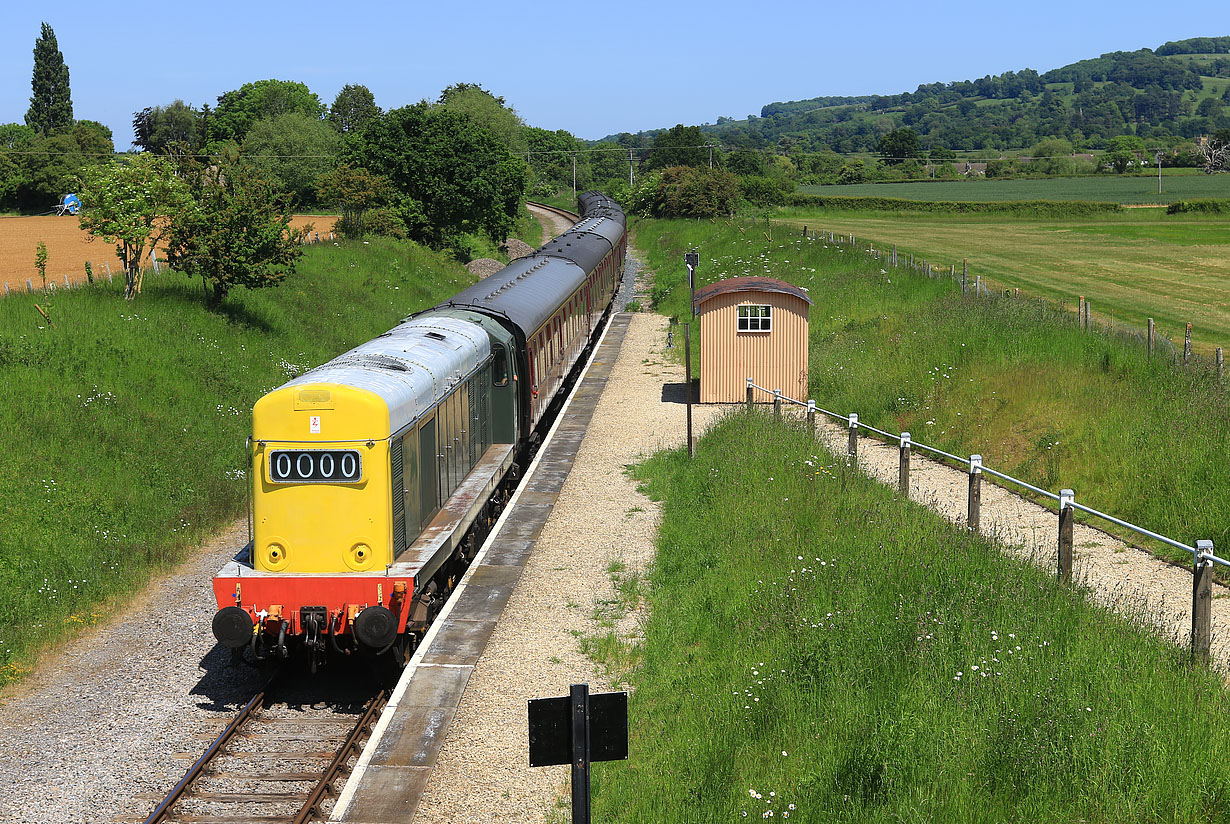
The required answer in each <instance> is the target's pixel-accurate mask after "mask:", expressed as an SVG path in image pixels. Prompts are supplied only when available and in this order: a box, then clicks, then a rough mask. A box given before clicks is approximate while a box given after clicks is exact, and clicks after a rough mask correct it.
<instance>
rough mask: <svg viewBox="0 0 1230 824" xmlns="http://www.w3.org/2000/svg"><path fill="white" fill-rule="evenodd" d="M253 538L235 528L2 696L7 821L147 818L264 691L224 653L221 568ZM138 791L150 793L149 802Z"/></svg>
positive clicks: (0, 767)
mask: <svg viewBox="0 0 1230 824" xmlns="http://www.w3.org/2000/svg"><path fill="white" fill-rule="evenodd" d="M246 540H247V534H246V527H245V525H244V523H243V522H239V523H236V524H234V525H232V526H231V528H230V529H228V530H226V531H225V532H223V533H222V534H220V535H218V536H217V537H216V538H215V539H214V540H213V541H211V542H210V544H209V545H208V546H205V547H203V548H202V549H201V550H200V552H199V553H198V554H197V555H195V556H194V557H193V558H192V560H191V561H189V562H188V563H186V564H184V565H183V566H181V567H180V568H179V569H177V570H175V571H174V572H172V573H170V574H168V575H166V576H164V577H163V578H161V579H159V580H158V581H155V582H154V583H153V584H151V585H150V586H149V587H148V589H147V590H146V593H145V595H144V596H142V597H141V598H140V599H138V600H137V601H136V602H134V603H133V604H131V605H130V606H129V607H128V608H127V609H126V610H125V612H124V613H123V614H122V615H117V616H116V618H115V619H114V620H113V621H112V622H111V623H110V624H107V625H104V626H100V627H98V628H95V629H93V630H91V631H89V632H88V633H87V634H86V635H85V636H83V637H82V638H79V639H77V640H75V641H73V642H71V643H69V644H66V645H65V646H64V647H62V648H61V649H58V650H56V651H55V652H54V653H53V654H52V655H50V656H48V658H47V659H46V660H44V661H43V662H42V664H41V666H40V667H39V668H38V670H37V671H36V673H35V674H34V675H33V676H31V677H30V678H29V679H27V680H26V681H25V682H24V683H22V684H19V685H16V686H14V687H11V688H10V689H9V690H8V691H6V693H5V694H4V696H3V697H2V698H0V821H3V822H6V824H26V822H29V824H36V823H37V824H46V823H47V822H56V824H68V822H106V821H114V820H116V819H117V818H120V817H124V816H127V817H132V816H135V815H139V816H140V818H141V819H144V817H145V816H146V815H148V814H149V812H150V811H152V810H153V808H154V805H155V804H156V803H157V802H158V801H159V800H161V798H162V796H164V795H165V794H166V793H167V792H168V791H170V789H171V787H173V786H174V785H175V782H176V781H178V780H179V779H180V778H181V777H182V776H183V774H184V771H185V770H186V769H187V768H188V765H189V763H191V762H190V761H188V760H185V759H184V758H179V759H176V758H175V755H176V754H177V753H190V754H191V755H192V757H193V758H195V757H196V756H197V755H199V754H200V753H201V752H202V751H204V748H205V745H206V744H207V743H208V742H207V741H206V740H204V739H202V738H201V737H198V735H216V734H217V733H218V732H219V731H220V730H221V726H222V725H223V723H224V721H225V720H229V717H230V716H231V715H233V714H234V713H235V712H236V711H238V709H239V707H240V706H242V704H243V702H245V701H246V700H247V699H248V698H250V697H251V696H252V693H253V692H254V691H255V690H256V689H257V688H258V687H259V683H258V680H257V675H256V673H255V671H253V670H251V669H248V668H246V667H242V668H232V667H229V666H226V665H227V663H228V662H229V659H230V656H229V654H227V653H226V652H225V651H222V650H217V649H215V648H214V639H213V635H212V634H211V633H210V630H209V625H210V620H211V619H212V618H213V614H214V612H215V611H216V610H217V605H216V604H215V603H214V601H213V590H212V588H211V584H210V581H211V579H212V576H213V573H214V572H216V571H217V570H218V568H219V567H220V566H221V565H222V564H223V562H224V561H225V560H226V559H229V558H230V557H232V556H233V555H234V554H235V551H236V549H237V548H238V547H239V546H240V545H241V544H243V543H244V542H245V541H246ZM138 794H141V795H140V796H138Z"/></svg>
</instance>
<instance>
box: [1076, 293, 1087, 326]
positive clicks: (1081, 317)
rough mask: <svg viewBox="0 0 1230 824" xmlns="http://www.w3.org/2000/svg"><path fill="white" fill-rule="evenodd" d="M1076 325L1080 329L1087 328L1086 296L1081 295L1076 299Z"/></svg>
mask: <svg viewBox="0 0 1230 824" xmlns="http://www.w3.org/2000/svg"><path fill="white" fill-rule="evenodd" d="M1076 325H1077V327H1078V328H1080V329H1084V328H1085V296H1084V295H1081V296H1080V297H1078V298H1077V299H1076Z"/></svg>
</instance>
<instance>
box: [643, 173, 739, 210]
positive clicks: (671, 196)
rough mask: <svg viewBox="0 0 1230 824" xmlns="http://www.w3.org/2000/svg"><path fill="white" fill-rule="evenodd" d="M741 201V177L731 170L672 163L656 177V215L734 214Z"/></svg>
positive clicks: (654, 204) (654, 208)
mask: <svg viewBox="0 0 1230 824" xmlns="http://www.w3.org/2000/svg"><path fill="white" fill-rule="evenodd" d="M638 195H639V192H638ZM738 200H739V179H738V178H737V177H735V176H734V175H733V174H731V173H730V172H727V171H725V170H723V169H708V168H704V167H701V168H695V167H692V166H671V167H669V168H666V169H663V170H662V172H661V174H660V175H659V176H658V177H657V188H656V191H655V192H654V198H653V209H652V214H653V216H654V217H717V216H718V215H728V214H734V211H735V205H736V204H737V203H738Z"/></svg>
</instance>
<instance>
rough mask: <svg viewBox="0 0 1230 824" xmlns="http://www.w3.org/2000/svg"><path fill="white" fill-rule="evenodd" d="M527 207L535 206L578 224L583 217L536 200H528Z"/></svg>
mask: <svg viewBox="0 0 1230 824" xmlns="http://www.w3.org/2000/svg"><path fill="white" fill-rule="evenodd" d="M525 205H526V206H535V207H537V208H539V209H545V210H546V211H548V212H554V213H555V214H557V215H560V216H562V217H566V218H568V219H569V220H571V221H572V222H573V223H576V222H577V221H579V220H580V219H581V216H580V215H578V214H577V213H576V212H570V211H568V210H567V209H561V208H560V207H559V206H552V205H551V204H550V203H539V202H538V201H536V200H527V201H525Z"/></svg>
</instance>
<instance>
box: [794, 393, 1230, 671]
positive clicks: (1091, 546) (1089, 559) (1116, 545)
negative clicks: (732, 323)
mask: <svg viewBox="0 0 1230 824" xmlns="http://www.w3.org/2000/svg"><path fill="white" fill-rule="evenodd" d="M817 429H818V437H819V439H820V440H821V441H823V442H825V443H826V444H827V446H828V447H829V449H831V450H832V451H833V452H835V453H836V454H839V455H845V452H846V442H847V438H848V437H849V435H848V429H847V428H846V427H845V426H842V425H840V424H833V423H829V422H827V421H826V422H824V423H821V422H820V417H819V416H818V417H817ZM898 460H899V458H898V449H897V446H896V445H891V444H885V443H883V442H882V441H879V440H875V439H873V438H860V439H859V443H858V463H859V466H860V467H861V468H862V469H863V470H864V471H865V472H867V474H869V475H871V476H872V477H873V478H875V479H876V480H878V481H880V482H881V483H884V484H891V485H892V486H894V487H895V486H896V485H897V468H898ZM989 480H990V478H989V477H988V476H985V475H984V476H983V483H982V509H981V519H980V523H979V526H980V528H981V531H982V532H983V533H984V534H986V535H989V536H991V537H993V538H995V539H996V540H997V541H999V542H1000V543H1001V544H1002V545H1003V546H1004V547H1005V550H1006V551H1007V552H1009V553H1010V554H1013V555H1016V556H1018V557H1022V558H1027V559H1029V560H1031V561H1033V562H1035V563H1037V564H1039V565H1041V566H1043V567H1044V568H1046V569H1050V570H1054V569H1056V567H1057V565H1058V557H1057V556H1058V534H1059V519H1058V515H1057V514H1056V512H1055V510H1054V509H1050V508H1047V507H1044V506H1041V505H1040V504H1036V503H1034V502H1032V501H1027V500H1025V499H1024V498H1021V497H1020V496H1019V495H1016V494H1014V493H1012V492H1009V491H1008V490H1006V489H1004V488H1002V487H999V486H995V485H994V484H991V483H989V482H988V481H989ZM968 495H969V476H968V474H967V472H965V471H964V470H960V469H954V468H952V467H950V466H946V465H944V464H940V463H937V462H935V461H932V460H928V459H926V458H924V457H922V456H921V455H920V454H919V452H918V451H914V452H913V454H912V455H911V456H910V498H911V499H913V500H916V501H920V502H922V503H925V504H926V505H927V506H929V507H931V508H932V509H934V510H936V511H937V512H939V513H940V514H941V515H943V516H944V517H946V518H948V519H949V520H950V521H953V522H955V523H964V522H965V519H966V501H967V498H968ZM1072 546H1073V555H1074V559H1073V569H1072V577H1073V580H1075V581H1077V582H1079V583H1080V584H1081V585H1082V586H1084V587H1087V588H1088V589H1089V590H1090V591H1091V592H1092V594H1093V597H1094V600H1095V601H1097V602H1098V603H1100V604H1103V605H1104V606H1107V607H1110V608H1111V609H1114V610H1116V611H1118V612H1121V613H1124V614H1126V615H1129V616H1131V617H1132V618H1135V619H1136V620H1138V621H1139V622H1141V623H1142V624H1145V625H1147V626H1152V627H1154V628H1155V629H1157V631H1158V632H1159V633H1160V634H1161V635H1162V636H1163V637H1165V638H1167V639H1170V640H1171V641H1173V642H1174V643H1176V644H1178V645H1180V646H1188V645H1189V644H1190V640H1191V628H1192V612H1191V610H1192V573H1191V568H1190V566H1189V567H1186V568H1185V567H1177V566H1175V565H1173V564H1169V563H1166V562H1165V561H1161V560H1159V559H1158V558H1156V557H1154V556H1153V555H1152V554H1150V553H1148V552H1146V551H1144V550H1142V549H1138V548H1136V547H1132V546H1129V545H1127V544H1125V543H1124V542H1122V541H1120V540H1118V539H1116V538H1113V537H1112V536H1110V535H1108V534H1106V533H1105V532H1102V531H1100V530H1098V529H1094V528H1092V527H1089V526H1085V525H1083V524H1080V523H1077V524H1076V525H1075V527H1074V530H1073V538H1072ZM1213 590H1214V591H1213V598H1214V600H1213V647H1212V658H1213V663H1214V666H1216V667H1217V668H1218V669H1220V670H1222V671H1224V672H1230V601H1228V600H1227V598H1226V596H1227V589H1226V588H1225V587H1222V586H1219V585H1214V587H1213Z"/></svg>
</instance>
